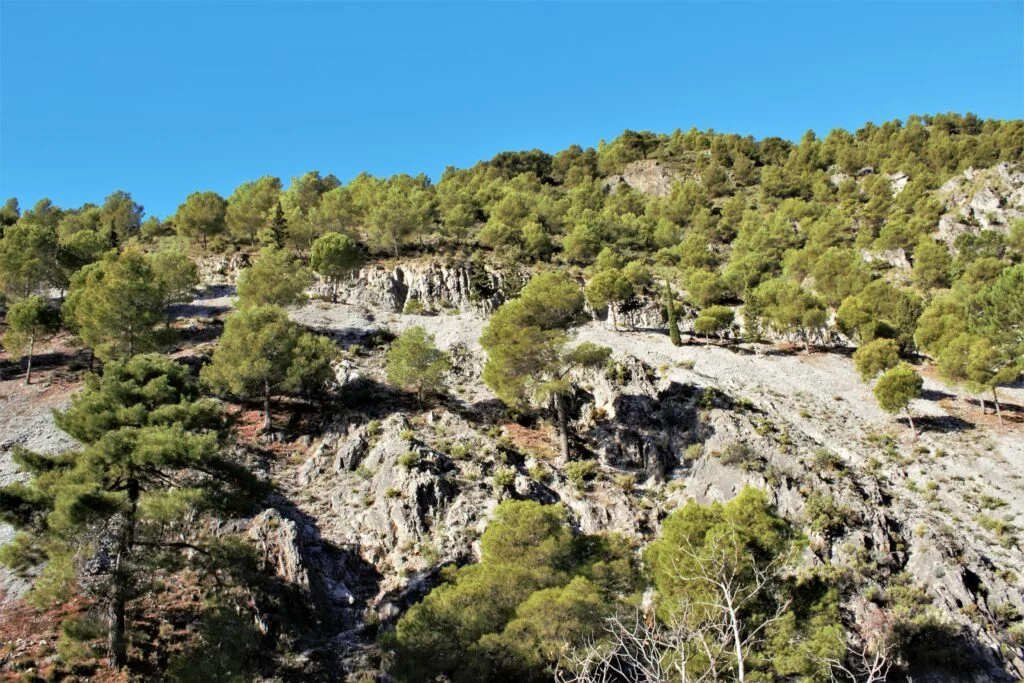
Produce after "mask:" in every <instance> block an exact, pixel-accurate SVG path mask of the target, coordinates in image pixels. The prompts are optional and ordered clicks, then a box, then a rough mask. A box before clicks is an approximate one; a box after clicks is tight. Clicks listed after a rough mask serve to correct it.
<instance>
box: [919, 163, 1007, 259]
mask: <svg viewBox="0 0 1024 683" xmlns="http://www.w3.org/2000/svg"><path fill="white" fill-rule="evenodd" d="M939 194H940V195H943V196H944V197H945V208H946V213H945V214H943V216H942V217H941V218H940V219H939V229H938V234H937V237H938V238H939V239H941V240H943V241H945V242H946V243H947V244H948V245H949V246H950V247H953V246H954V243H955V242H956V238H957V237H959V236H960V235H963V234H965V233H977V232H980V231H981V230H996V231H998V232H1001V233H1003V234H1006V233H1008V232H1009V229H1010V224H1011V223H1012V222H1013V221H1015V220H1019V219H1021V218H1024V170H1021V169H1020V168H1017V167H1016V166H1013V165H1011V164H1009V163H1007V162H1003V163H1000V164H997V165H996V166H993V167H992V168H987V169H973V168H969V169H967V170H966V171H964V172H963V173H961V174H960V175H958V176H955V177H953V178H951V179H950V180H948V181H947V182H946V183H945V184H944V185H943V186H942V187H941V188H939Z"/></svg>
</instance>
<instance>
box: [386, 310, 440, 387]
mask: <svg viewBox="0 0 1024 683" xmlns="http://www.w3.org/2000/svg"><path fill="white" fill-rule="evenodd" d="M384 367H385V370H386V371H387V374H388V381H389V382H391V383H392V384H394V385H395V386H398V387H401V388H403V389H409V390H412V391H414V392H416V396H417V397H418V398H419V399H420V401H422V400H423V397H424V395H426V394H427V393H428V392H432V391H433V392H440V391H442V390H443V386H444V376H445V375H446V374H447V373H448V370H449V369H450V368H451V361H450V360H449V359H448V354H446V353H445V352H444V351H441V350H440V349H438V348H437V346H436V345H435V344H434V335H432V334H428V333H427V330H426V329H425V328H424V327H422V326H420V325H417V326H415V327H410V328H409V329H407V330H406V331H405V332H403V333H402V335H401V336H400V337H399V338H398V339H396V340H395V341H394V342H393V343H392V344H391V348H390V349H388V353H387V357H386V358H385V361H384Z"/></svg>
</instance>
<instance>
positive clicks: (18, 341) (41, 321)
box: [4, 296, 60, 384]
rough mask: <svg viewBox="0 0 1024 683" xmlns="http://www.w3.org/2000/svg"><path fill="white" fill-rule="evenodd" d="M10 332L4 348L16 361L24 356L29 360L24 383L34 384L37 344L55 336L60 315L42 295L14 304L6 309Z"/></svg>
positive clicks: (6, 336) (8, 330)
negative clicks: (34, 362) (33, 370)
mask: <svg viewBox="0 0 1024 683" xmlns="http://www.w3.org/2000/svg"><path fill="white" fill-rule="evenodd" d="M6 320H7V333H6V334H5V335H4V348H5V349H7V352H8V353H9V354H10V355H11V357H12V358H13V359H15V360H17V359H18V358H20V357H21V356H22V355H24V356H26V357H27V358H28V362H27V367H26V368H25V384H31V383H32V355H33V353H34V352H35V345H36V342H39V341H43V340H44V339H46V338H48V337H50V336H52V335H53V333H54V332H56V331H57V330H58V329H59V327H60V318H59V316H58V315H57V312H56V311H54V310H53V309H52V308H50V305H49V304H48V303H47V302H46V299H44V298H43V297H41V296H30V297H29V298H27V299H24V300H22V301H19V302H17V303H14V304H11V307H10V308H8V309H7V318H6Z"/></svg>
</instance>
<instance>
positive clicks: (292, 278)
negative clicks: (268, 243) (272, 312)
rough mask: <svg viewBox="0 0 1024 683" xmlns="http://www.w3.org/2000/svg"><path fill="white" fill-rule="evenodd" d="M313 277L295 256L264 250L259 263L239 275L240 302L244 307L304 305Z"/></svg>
mask: <svg viewBox="0 0 1024 683" xmlns="http://www.w3.org/2000/svg"><path fill="white" fill-rule="evenodd" d="M312 278H313V275H312V273H310V272H309V269H308V268H304V267H303V266H302V264H301V263H299V262H298V260H296V259H295V257H293V256H292V255H291V253H289V252H287V251H285V250H284V249H278V248H276V247H264V248H263V249H261V250H260V255H259V257H258V258H257V259H256V262H255V263H253V264H252V266H250V267H249V268H246V269H245V270H243V271H242V272H241V274H240V275H239V276H238V303H239V305H240V306H242V307H251V306H295V305H298V304H301V303H303V302H304V301H306V288H307V287H309V285H310V282H311V281H312Z"/></svg>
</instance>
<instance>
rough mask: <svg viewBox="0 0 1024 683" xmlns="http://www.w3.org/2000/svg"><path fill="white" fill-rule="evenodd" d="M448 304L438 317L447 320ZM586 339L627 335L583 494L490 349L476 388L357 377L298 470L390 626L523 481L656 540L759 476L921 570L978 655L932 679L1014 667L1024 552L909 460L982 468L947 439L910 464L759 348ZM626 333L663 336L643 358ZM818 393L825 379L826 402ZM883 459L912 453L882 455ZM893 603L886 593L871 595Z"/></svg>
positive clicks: (1017, 665) (588, 429)
mask: <svg viewBox="0 0 1024 683" xmlns="http://www.w3.org/2000/svg"><path fill="white" fill-rule="evenodd" d="M403 317H404V316H403ZM444 319H445V317H444V316H437V317H435V318H433V320H435V321H436V324H437V325H443V324H444ZM454 319H455V318H454V317H453V320H454ZM468 334H478V330H473V331H471V332H469V333H468ZM640 335H642V336H643V337H644V339H641V338H640ZM634 336H636V342H635V345H634V346H631V345H630V344H631V340H633V339H634ZM581 337H582V338H586V339H588V340H592V341H595V342H597V343H605V344H609V345H612V346H613V348H614V349H615V351H616V354H615V357H614V360H613V362H612V363H610V364H609V367H608V368H606V369H601V370H591V371H587V372H584V373H582V374H580V375H577V376H576V377H575V379H576V383H577V386H578V387H579V390H578V391H577V393H576V394H575V396H574V397H573V399H572V401H571V402H570V403H571V405H570V416H571V427H572V433H573V435H574V437H573V453H574V458H582V459H592V460H593V461H594V462H595V463H596V464H597V466H598V472H599V476H598V477H597V478H596V479H593V480H592V481H590V482H589V483H587V484H586V486H585V490H584V491H580V490H578V489H577V488H576V486H575V485H574V484H573V482H572V481H570V480H569V478H568V475H567V472H568V465H569V463H566V462H563V461H562V460H561V458H560V457H559V456H558V454H557V447H556V442H555V435H554V433H553V431H552V430H551V429H550V428H549V427H547V426H545V425H542V424H526V425H517V424H515V423H511V422H504V421H503V420H502V419H500V415H501V413H500V410H499V411H498V412H493V410H494V409H493V406H492V401H493V400H492V399H489V398H488V395H487V393H486V392H485V391H481V390H480V389H479V386H478V385H479V367H480V364H481V362H482V358H480V356H479V350H477V351H473V350H471V349H470V348H469V346H468V345H460V346H458V350H459V353H458V360H457V363H456V365H457V366H458V367H456V374H457V375H458V376H459V377H460V378H461V379H460V382H461V383H465V385H466V386H467V387H469V386H472V387H475V393H471V394H470V393H466V394H460V395H459V398H456V397H452V398H451V399H449V400H448V401H444V402H442V403H441V404H438V405H436V406H434V407H432V408H429V409H428V408H424V407H421V406H417V405H413V404H409V403H403V402H402V400H400V399H398V398H397V397H396V396H394V395H393V394H389V393H387V391H386V390H385V389H383V388H380V385H378V384H376V383H374V381H373V378H374V377H377V376H378V374H377V373H379V368H378V367H377V365H376V363H377V361H376V360H367V361H364V362H363V363H362V368H361V373H362V374H363V378H362V380H361V381H362V382H364V383H366V384H365V386H364V388H363V389H360V385H359V383H356V384H355V385H353V386H351V387H350V388H349V389H347V391H349V392H352V393H353V394H354V397H353V398H351V400H350V405H352V406H356V407H355V408H354V409H352V410H347V411H345V412H344V413H343V417H339V419H338V421H337V422H335V423H333V424H331V425H330V426H329V427H328V428H327V429H326V430H325V431H324V432H323V434H322V435H321V436H320V437H319V438H318V439H317V440H315V441H314V442H313V443H312V444H311V445H310V447H309V450H308V455H307V459H306V461H305V462H304V463H303V464H302V466H301V467H298V468H297V470H296V471H295V473H294V475H293V476H294V477H295V479H294V486H295V487H296V495H295V497H297V498H301V497H306V498H307V499H308V500H309V501H310V502H309V503H308V504H303V505H302V507H303V509H307V508H308V509H309V512H308V514H309V515H310V517H315V518H316V519H317V524H318V528H319V532H320V533H321V534H323V537H324V538H325V539H328V540H329V542H330V543H331V544H333V545H336V546H339V547H344V548H354V549H358V553H359V559H360V560H361V561H362V562H363V563H365V565H366V566H367V567H370V568H371V570H372V572H374V573H376V574H377V575H378V576H379V577H380V578H379V583H377V584H375V586H374V587H375V589H376V591H375V592H373V593H372V594H371V591H367V593H366V595H367V597H366V606H367V608H368V609H369V610H372V611H373V612H375V613H376V615H377V618H378V619H380V620H381V621H382V623H385V624H386V623H389V622H391V621H393V620H394V619H396V618H397V617H399V616H400V615H401V614H402V612H403V611H404V610H405V609H406V608H407V607H408V606H409V605H410V604H412V603H413V602H414V601H415V600H416V599H417V597H418V596H420V595H422V594H423V593H424V592H425V591H426V590H428V589H429V587H430V586H431V585H432V584H433V582H434V581H435V579H436V573H437V570H438V568H439V567H440V566H441V565H442V564H444V563H446V562H456V563H463V562H467V561H472V560H473V559H474V558H476V557H477V555H478V552H479V548H478V544H477V542H476V539H477V538H478V536H479V534H480V533H482V532H483V530H484V529H485V527H486V524H487V519H488V517H489V515H490V513H491V511H492V510H493V508H494V507H495V506H496V505H497V504H498V503H499V502H500V501H501V500H503V499H505V498H509V497H513V498H527V499H533V500H538V501H542V502H545V503H551V502H561V503H563V504H564V505H566V507H567V508H568V509H569V511H570V513H571V517H572V519H573V522H574V524H575V525H576V526H577V527H578V528H579V529H580V530H582V531H586V532H601V531H617V532H619V533H624V534H627V535H629V536H632V537H634V538H637V539H638V540H646V539H650V538H653V537H655V536H656V534H657V531H658V528H659V525H660V521H661V520H662V519H663V518H664V516H665V515H667V514H668V513H670V512H671V511H672V510H674V509H676V508H678V507H679V506H681V505H683V504H685V502H686V501H687V500H689V499H694V500H697V501H699V502H702V503H707V502H711V501H725V500H728V499H730V498H732V497H734V496H735V495H736V494H737V493H738V492H739V491H741V490H742V488H743V487H744V486H748V485H750V486H755V487H759V488H764V489H765V490H767V491H768V492H769V494H770V496H771V497H772V499H773V502H774V503H775V504H776V505H777V507H778V509H779V511H780V513H782V514H783V515H785V516H786V517H787V518H789V519H791V520H793V521H794V522H795V523H796V524H797V525H798V526H801V527H802V528H803V529H804V531H805V533H806V534H807V535H808V538H809V541H810V542H809V549H808V552H807V557H806V562H807V563H809V564H812V565H813V564H818V565H832V566H836V567H871V568H872V569H871V572H872V574H871V576H872V577H875V578H872V579H870V580H871V581H875V580H885V577H890V578H891V577H895V576H897V575H901V574H909V575H910V576H912V577H913V578H914V580H915V581H916V582H917V583H918V584H919V585H921V586H923V587H924V588H925V589H926V590H927V591H928V593H929V595H930V596H931V598H932V599H933V600H934V604H935V605H936V606H938V607H939V608H940V609H941V610H942V611H943V614H945V615H946V616H945V617H944V618H946V619H948V620H950V621H952V622H954V623H956V624H958V627H959V628H962V634H963V635H962V636H961V637H960V638H959V639H958V642H959V644H958V645H957V647H958V648H959V651H960V652H963V653H967V654H964V655H963V656H964V657H969V661H970V662H972V664H971V665H970V666H971V667H973V669H972V670H971V671H970V672H968V673H964V672H950V671H949V670H948V669H943V670H942V671H941V672H939V673H935V672H928V671H920V672H917V674H918V675H915V680H934V681H938V680H945V681H982V680H991V681H998V680H1008V678H1007V674H1006V672H1005V670H1004V668H1003V666H1004V663H1001V661H1000V659H999V657H998V655H997V654H996V653H997V652H998V651H999V648H1000V647H1002V648H1004V651H1007V652H1011V651H1008V650H1005V643H1006V637H1007V636H1006V632H1005V628H1004V627H1001V626H999V625H998V623H997V622H996V621H994V620H992V619H990V618H988V617H982V616H980V615H987V614H995V613H999V612H1000V611H1003V612H1005V611H1006V610H1007V609H1016V610H1022V611H1024V595H1022V593H1021V590H1020V588H1019V586H1017V585H1016V584H1015V583H1014V582H1013V581H1012V579H1010V578H1008V575H1007V574H1006V573H1005V571H1003V570H1002V569H1001V568H1005V567H1009V566H1015V564H1016V563H1018V562H1020V561H1022V560H1024V558H1022V557H1021V556H1020V550H1019V549H1014V548H1012V547H1008V548H998V547H993V546H992V545H990V544H987V543H986V544H984V545H979V543H978V541H977V540H976V538H974V537H973V532H972V531H971V530H970V529H967V528H962V526H956V525H951V524H950V523H949V522H948V521H947V520H948V518H947V517H946V516H945V515H946V514H947V513H946V512H940V511H938V510H937V508H936V507H935V506H934V505H933V504H929V503H927V502H926V501H924V500H922V499H921V497H920V496H921V493H920V492H921V489H919V488H913V489H912V488H910V485H909V484H908V483H907V482H908V477H909V476H914V477H916V478H918V479H919V480H927V478H928V477H942V476H943V475H942V474H940V473H943V472H945V473H947V474H948V473H951V472H959V471H962V470H961V469H960V468H961V467H967V468H969V467H971V465H968V464H966V463H962V462H960V461H959V460H958V459H957V458H958V457H959V456H953V455H952V454H943V455H941V458H942V459H943V461H942V462H941V463H940V462H938V461H937V460H936V461H934V469H933V459H930V458H926V459H918V460H917V462H918V463H919V464H916V465H914V468H915V469H913V474H910V469H909V466H908V465H907V464H906V463H907V462H908V459H910V458H912V457H915V456H913V455H912V454H913V453H914V452H917V451H913V450H912V449H915V448H916V449H920V448H921V444H922V441H918V442H916V444H910V443H909V442H908V443H906V444H901V443H899V442H898V441H896V440H892V439H891V438H890V437H885V438H884V439H883V440H882V441H881V442H880V441H877V440H873V439H877V438H881V437H877V436H875V435H874V433H873V432H872V433H868V434H865V433H864V432H863V431H862V429H863V427H861V426H858V425H861V424H863V423H862V422H861V421H862V420H864V419H865V418H864V417H863V416H861V415H860V414H859V413H858V414H857V415H853V416H851V417H849V418H847V417H844V416H843V414H842V410H843V409H842V408H830V407H829V406H828V405H824V403H825V402H826V401H832V402H835V401H838V400H839V398H836V397H835V395H836V392H840V393H842V392H848V390H846V389H843V388H840V387H839V386H837V385H835V384H834V382H835V378H834V377H833V376H831V375H825V377H828V378H829V380H828V382H826V383H825V384H823V386H821V387H820V389H819V388H817V387H816V386H815V384H814V383H813V382H812V381H811V380H810V379H807V381H806V382H803V381H802V380H801V379H800V378H798V377H793V378H792V379H791V381H793V382H795V383H796V384H797V385H799V386H801V387H802V389H801V390H800V391H793V392H792V393H790V392H789V390H788V389H787V388H786V384H785V383H783V382H779V381H777V379H773V382H774V384H773V385H750V384H746V382H748V381H750V379H751V377H750V373H751V371H752V370H753V368H755V367H760V366H759V365H758V364H759V363H763V362H765V361H758V360H756V358H754V359H749V360H743V356H737V357H736V358H735V360H733V361H729V360H727V358H722V359H720V360H717V361H715V362H716V363H721V365H713V366H708V367H707V368H706V369H705V370H703V371H702V370H701V368H700V367H697V368H693V369H688V368H687V367H686V366H682V367H679V366H676V365H675V364H669V363H665V364H664V365H663V366H659V367H655V366H654V365H653V363H654V362H656V361H657V359H658V358H659V357H660V356H659V355H658V354H659V353H661V352H660V351H658V352H655V349H663V348H665V346H664V345H667V342H666V341H661V340H659V341H658V342H657V343H654V342H653V341H652V340H650V339H647V337H651V335H648V334H645V333H639V332H630V331H622V332H615V331H613V330H612V329H611V328H610V325H607V324H606V323H600V324H599V323H592V324H591V326H589V327H588V328H586V329H584V330H583V331H582V332H581ZM624 348H635V349H641V348H643V349H645V350H649V351H650V353H649V354H647V353H645V354H643V355H645V360H641V359H639V358H637V357H636V356H634V355H632V354H629V353H623V352H622V349H624ZM682 352H685V355H687V356H690V357H694V358H701V359H705V358H711V357H717V356H718V355H720V354H724V355H725V356H726V357H728V355H729V352H728V351H726V350H724V349H697V348H695V347H683V349H676V348H675V347H671V346H670V345H668V348H667V349H665V353H666V354H672V355H678V354H679V353H682ZM638 355H639V354H638ZM797 361H798V359H794V362H797ZM702 362H703V361H702ZM788 362H789V361H787V363H788ZM835 362H837V363H839V362H846V363H847V364H848V361H842V360H836V361H835ZM730 363H731V364H733V365H735V366H736V367H735V369H734V373H735V375H734V376H735V378H737V379H739V378H742V381H741V382H740V383H738V384H737V383H735V380H733V379H728V378H727V377H726V376H723V375H722V368H724V367H728V365H729V364H730ZM843 367H844V368H845V366H843ZM794 368H796V366H795V365H794V366H793V367H792V368H790V369H789V370H788V371H786V372H784V375H793V374H794V373H793V369H794ZM708 372H710V373H711V374H705V373H708ZM776 372H782V371H776ZM848 372H849V373H850V375H851V377H850V380H851V381H852V382H854V383H855V384H854V386H859V383H858V382H857V380H856V377H855V375H854V373H853V372H852V371H848ZM754 374H756V373H754ZM774 377H775V376H774V375H773V378H774ZM844 381H845V380H844ZM775 385H778V386H777V389H776V386H775ZM754 386H757V387H758V388H757V389H756V391H755V393H751V391H752V387H754ZM744 387H746V388H744ZM803 391H807V392H812V391H813V392H818V393H820V394H822V396H821V397H820V398H819V399H817V401H818V402H817V403H815V399H813V398H812V397H811V394H810V393H807V394H803V393H802V392H803ZM780 392H781V393H780ZM830 397H831V398H830ZM844 405H845V404H844ZM872 410H877V409H875V408H874V407H872ZM831 411H834V412H831ZM495 425H503V426H501V427H500V428H499V427H497V426H495ZM934 438H935V439H937V440H936V441H927V443H928V444H929V446H930V447H931V449H936V448H937V446H936V444H938V443H942V440H941V439H940V436H938V435H937V436H935V437H934ZM879 443H882V444H883V445H884V448H885V449H887V450H886V451H885V452H886V453H889V455H888V456H883V455H881V453H880V451H879V445H878V444H879ZM946 445H947V446H948V447H950V448H959V446H953V445H951V444H950V443H949V442H947V443H946ZM893 454H896V455H893ZM901 454H902V455H901ZM878 457H887V458H895V459H894V460H887V463H886V464H881V463H879V462H877V460H876V459H877V458H878ZM936 457H938V456H936ZM967 457H968V459H970V457H969V456H967ZM901 462H902V463H903V464H899V463H901ZM872 468H875V469H872ZM958 476H959V475H958ZM942 486H943V487H945V486H946V484H943V485H942ZM812 498H814V499H815V502H814V503H813V505H815V506H817V507H813V508H812V503H811V500H812ZM823 501H824V502H823ZM822 505H824V510H825V512H824V513H823V512H822V511H821V510H822ZM943 505H944V506H947V508H948V510H949V511H951V512H949V514H954V515H957V514H960V515H965V516H973V515H974V514H976V513H975V512H974V511H973V509H972V508H971V507H970V506H969V505H966V504H965V503H963V501H960V502H959V503H958V502H956V500H955V499H949V500H946V499H944V501H943ZM823 515H824V518H823ZM822 519H824V521H822ZM285 566H288V563H287V562H286V563H285ZM299 576H300V581H301V574H299ZM878 577H882V578H878ZM861 580H864V579H861ZM354 592H356V593H358V591H354ZM877 609H878V608H877V606H875V605H874V603H870V604H869V605H867V606H864V608H863V610H862V611H865V612H869V611H871V610H877ZM960 641H962V642H960ZM1000 643H1003V645H1000ZM1004 661H1005V662H1006V665H1007V666H1009V667H1010V668H1011V670H1014V671H1017V672H1018V674H1019V673H1020V672H1021V671H1022V669H1021V667H1022V666H1024V662H1022V661H1021V660H1020V659H1019V658H1018V657H1017V656H1016V655H1013V654H1012V652H1011V654H1010V655H1008V660H1004Z"/></svg>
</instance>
